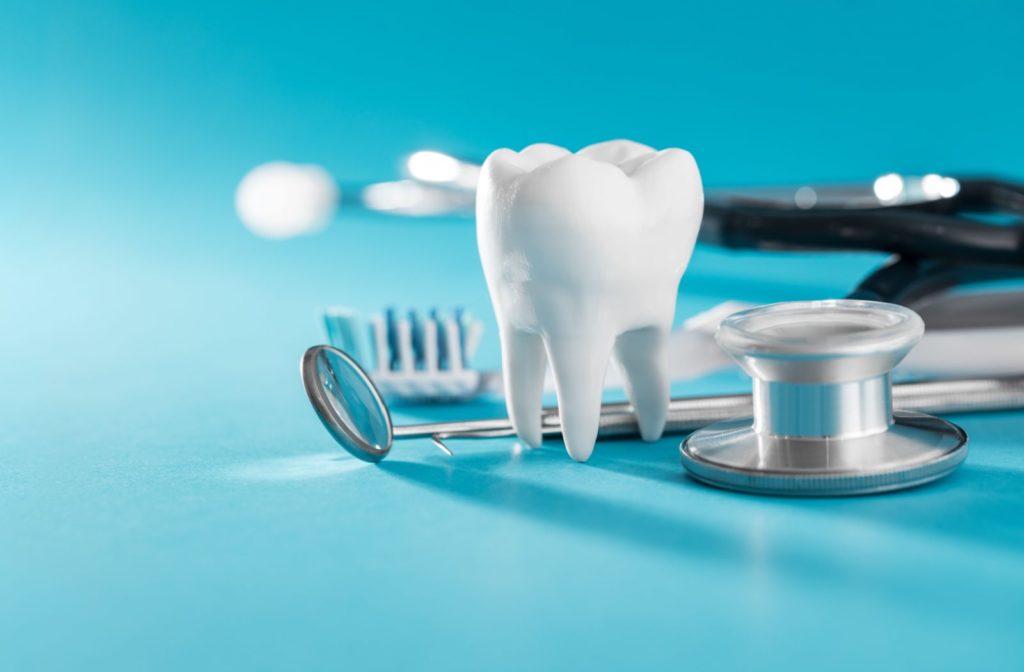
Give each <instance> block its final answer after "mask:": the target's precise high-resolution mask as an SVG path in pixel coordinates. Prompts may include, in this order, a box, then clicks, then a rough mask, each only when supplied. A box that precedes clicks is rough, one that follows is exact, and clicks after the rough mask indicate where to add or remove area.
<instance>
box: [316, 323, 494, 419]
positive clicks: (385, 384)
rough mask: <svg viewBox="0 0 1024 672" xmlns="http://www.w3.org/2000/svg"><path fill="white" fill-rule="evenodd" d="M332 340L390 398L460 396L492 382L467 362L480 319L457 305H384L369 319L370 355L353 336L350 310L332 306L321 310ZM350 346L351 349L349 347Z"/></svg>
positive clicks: (358, 329) (357, 330)
mask: <svg viewBox="0 0 1024 672" xmlns="http://www.w3.org/2000/svg"><path fill="white" fill-rule="evenodd" d="M324 325H325V327H326V329H327V337H328V340H329V342H330V343H331V345H334V346H335V347H337V348H339V349H341V350H344V351H346V352H348V353H349V354H351V355H353V356H354V357H355V358H356V360H357V361H358V362H359V363H360V364H362V365H363V366H364V368H366V369H367V370H368V371H369V373H370V376H371V377H372V378H373V381H374V383H376V385H377V388H378V389H379V390H380V392H381V394H383V395H384V396H385V397H388V398H389V399H392V400H399V401H410V402H413V401H415V402H422V401H460V400H467V399H471V398H473V397H475V396H477V395H478V394H480V393H481V392H482V391H484V387H485V383H486V384H488V385H490V384H491V383H492V382H493V381H491V380H490V378H489V377H487V376H486V375H484V376H482V375H481V373H480V372H479V371H476V370H474V369H473V368H471V366H470V361H471V359H472V357H473V355H474V354H475V353H476V350H477V347H478V346H479V345H480V338H481V337H482V335H483V322H481V321H480V320H477V319H474V318H472V317H470V315H469V314H468V313H467V312H466V311H464V310H462V309H461V308H457V309H455V310H453V311H452V312H451V313H446V312H444V311H441V310H438V309H436V308H435V309H432V310H430V311H426V312H425V313H421V312H419V311H416V310H409V311H407V312H406V313H404V314H403V313H399V312H398V311H397V310H395V309H394V308H389V309H388V310H386V311H385V312H384V313H382V314H379V315H374V316H372V317H371V318H370V320H369V340H370V348H369V354H367V355H365V356H364V355H363V348H362V345H361V343H360V341H359V339H358V337H357V335H358V334H360V333H363V328H362V325H361V324H360V321H359V318H358V317H357V316H356V315H355V313H353V312H351V311H347V310H344V309H339V308H332V309H330V310H328V311H327V312H326V313H325V315H324ZM353 351H354V352H353Z"/></svg>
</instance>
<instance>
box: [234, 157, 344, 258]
mask: <svg viewBox="0 0 1024 672" xmlns="http://www.w3.org/2000/svg"><path fill="white" fill-rule="evenodd" d="M340 203H341V190H340V189H339V188H338V184H337V183H336V182H335V180H334V178H333V177H332V176H331V174H330V173H328V172H327V171H326V170H324V169H323V168H322V167H320V166H316V165H312V164H297V163H288V162H287V161H272V162H270V163H264V164H262V165H260V166H257V167H255V168H253V169H252V170H250V171H249V172H248V173H247V174H246V176H245V177H243V178H242V181H241V182H239V183H238V188H237V189H236V190H235V210H236V211H237V212H238V217H239V219H241V220H242V223H243V224H245V226H246V227H247V228H248V229H249V230H250V231H252V232H253V233H255V234H256V235H258V236H262V237H263V238H274V239H284V238H292V237H294V236H299V235H303V234H307V233H314V232H316V231H319V230H320V229H322V228H324V227H325V226H326V225H327V223H328V222H330V221H331V219H332V218H333V217H334V214H335V212H336V211H337V210H338V207H339V205H340Z"/></svg>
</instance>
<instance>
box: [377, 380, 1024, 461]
mask: <svg viewBox="0 0 1024 672" xmlns="http://www.w3.org/2000/svg"><path fill="white" fill-rule="evenodd" d="M892 392H893V406H894V407H895V408H896V409H897V410H903V411H920V412H927V413H934V414H939V415H945V414H950V413H974V412H981V411H1000V410H1010V409H1019V408H1024V376H1013V377H1007V378H977V379H974V378H971V379H962V380H931V381H921V382H911V383H897V384H895V385H893V388H892ZM752 413H753V400H752V396H751V395H749V394H727V395H713V396H703V397H679V398H676V399H672V400H671V401H669V407H668V422H667V423H666V425H665V433H666V434H686V433H689V432H692V431H693V430H695V429H699V428H701V427H704V426H705V425H709V424H711V423H713V422H718V421H720V420H729V419H732V418H742V417H746V416H749V415H751V414H752ZM541 427H542V430H543V432H544V434H545V435H556V434H559V433H560V432H561V420H560V418H559V416H558V409H557V408H545V409H543V410H542V412H541ZM598 431H599V435H600V436H601V437H602V438H604V437H615V436H631V435H635V434H637V433H638V429H637V424H636V418H635V417H634V415H633V408H632V406H631V405H630V404H628V403H611V404H604V405H603V406H602V407H601V422H600V426H599V430H598ZM514 434H515V430H514V429H513V428H512V422H511V421H510V420H509V419H508V418H492V419H486V420H464V421H460V422H432V423H423V424H416V425H403V426H401V427H395V429H394V436H395V438H396V439H403V438H405V439H412V438H427V437H429V438H432V439H434V441H435V443H439V444H440V446H441V447H442V449H444V450H447V448H446V447H445V446H444V444H443V441H444V439H469V438H494V437H502V436H513V435H514Z"/></svg>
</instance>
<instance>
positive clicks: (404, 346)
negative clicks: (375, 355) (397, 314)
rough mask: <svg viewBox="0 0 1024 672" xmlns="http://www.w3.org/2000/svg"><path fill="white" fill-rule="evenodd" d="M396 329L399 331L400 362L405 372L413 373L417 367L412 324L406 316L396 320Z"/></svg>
mask: <svg viewBox="0 0 1024 672" xmlns="http://www.w3.org/2000/svg"><path fill="white" fill-rule="evenodd" d="M395 331H397V332H398V362H399V365H400V368H401V371H402V372H403V373H412V372H413V371H414V370H415V369H416V363H415V362H414V361H413V351H412V325H411V324H410V323H409V320H407V319H406V318H404V317H403V318H400V319H398V320H395Z"/></svg>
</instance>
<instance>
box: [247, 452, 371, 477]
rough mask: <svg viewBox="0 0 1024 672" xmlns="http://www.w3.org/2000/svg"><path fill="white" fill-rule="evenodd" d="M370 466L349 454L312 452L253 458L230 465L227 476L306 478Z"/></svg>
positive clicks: (333, 474)
mask: <svg viewBox="0 0 1024 672" xmlns="http://www.w3.org/2000/svg"><path fill="white" fill-rule="evenodd" d="M369 466H371V465H370V464H369V463H367V462H361V461H359V460H357V459H355V458H353V457H349V456H348V455H342V454H339V453H314V454H312V455H295V456H292V457H275V458H271V459H267V460H256V461H254V462H246V463H245V464H239V465H235V466H233V467H231V468H230V469H228V471H227V477H228V478H229V479H232V480H240V481H305V480H309V479H312V478H325V477H327V476H336V475H338V474H344V473H346V472H349V471H355V470H357V469H360V468H362V467H369Z"/></svg>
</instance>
